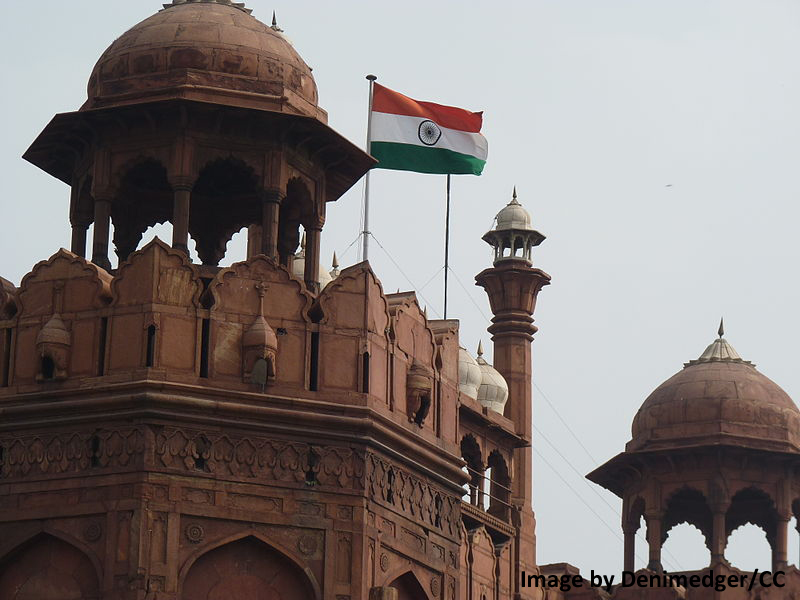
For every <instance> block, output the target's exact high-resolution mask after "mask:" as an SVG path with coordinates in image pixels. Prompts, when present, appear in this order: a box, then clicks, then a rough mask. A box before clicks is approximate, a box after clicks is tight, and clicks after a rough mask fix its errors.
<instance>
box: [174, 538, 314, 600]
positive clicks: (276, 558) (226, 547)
mask: <svg viewBox="0 0 800 600" xmlns="http://www.w3.org/2000/svg"><path fill="white" fill-rule="evenodd" d="M320 597H321V595H320V593H319V588H318V586H317V585H315V583H314V582H313V581H312V580H311V579H310V578H309V576H308V571H307V570H304V569H303V568H301V567H300V566H299V565H298V564H297V563H296V562H295V561H294V560H292V559H291V558H289V557H288V556H286V555H285V554H283V553H282V552H280V551H278V550H277V549H276V548H274V547H273V546H270V545H269V544H267V543H266V542H264V541H263V540H261V539H259V538H257V537H255V536H246V537H243V538H239V539H237V540H233V541H230V542H227V543H224V544H222V545H220V546H217V547H215V548H213V549H212V550H209V551H208V552H206V553H205V554H201V555H200V556H199V557H197V558H196V560H194V561H193V562H191V564H189V565H187V567H186V568H185V574H184V576H183V577H182V584H181V595H180V598H181V600H243V599H247V600H274V599H275V598H280V599H281V600H319V598H320Z"/></svg>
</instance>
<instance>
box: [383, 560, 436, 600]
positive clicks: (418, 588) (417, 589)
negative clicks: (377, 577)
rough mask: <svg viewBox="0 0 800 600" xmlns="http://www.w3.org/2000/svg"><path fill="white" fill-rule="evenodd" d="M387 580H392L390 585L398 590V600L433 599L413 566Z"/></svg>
mask: <svg viewBox="0 0 800 600" xmlns="http://www.w3.org/2000/svg"><path fill="white" fill-rule="evenodd" d="M387 580H389V581H391V583H389V584H388V586H389V587H393V588H395V589H396V590H397V600H431V595H430V593H428V590H427V589H426V588H425V586H424V585H422V583H421V582H420V575H419V574H418V573H416V572H415V569H414V568H413V567H412V568H410V569H409V568H406V569H405V571H404V572H401V573H400V574H399V575H397V576H395V577H394V578H393V579H387Z"/></svg>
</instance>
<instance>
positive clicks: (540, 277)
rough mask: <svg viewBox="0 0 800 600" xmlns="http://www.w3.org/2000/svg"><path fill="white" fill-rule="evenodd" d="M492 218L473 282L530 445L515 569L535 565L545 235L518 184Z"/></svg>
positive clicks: (519, 459) (518, 471) (518, 503)
mask: <svg viewBox="0 0 800 600" xmlns="http://www.w3.org/2000/svg"><path fill="white" fill-rule="evenodd" d="M496 221H497V225H496V227H495V228H494V229H492V230H491V231H489V232H487V233H486V234H485V235H484V236H483V240H484V241H485V242H486V243H488V244H489V245H490V246H492V248H493V249H494V266H492V267H491V268H489V269H485V270H484V271H482V272H481V273H479V274H478V275H477V276H476V277H475V281H476V282H477V284H478V285H479V286H481V287H483V288H484V289H485V290H486V293H487V294H488V296H489V304H490V305H491V309H492V313H493V314H494V317H493V318H492V324H491V326H490V327H489V330H488V331H489V333H491V334H492V341H493V342H494V356H493V360H494V369H496V370H497V372H498V373H499V374H500V375H501V376H502V378H503V379H504V380H505V382H506V383H507V384H508V400H507V402H506V403H505V406H504V409H503V414H504V416H505V417H507V418H508V419H510V420H511V421H512V422H513V423H514V426H515V427H516V433H517V435H519V436H520V437H521V438H522V439H523V440H524V441H525V442H526V443H527V444H528V445H527V446H526V447H521V448H517V449H516V450H515V452H514V461H513V465H514V467H513V474H512V477H511V480H512V485H511V505H512V507H513V509H512V510H514V511H515V512H517V514H518V515H519V523H520V529H519V530H518V531H519V533H518V536H519V539H518V540H517V543H516V544H515V548H516V551H517V552H518V556H517V557H516V558H517V560H516V561H515V563H516V564H517V568H518V569H519V570H521V571H528V572H531V571H532V570H533V568H535V567H534V565H535V564H536V539H535V535H534V528H535V519H534V516H533V508H532V495H533V491H532V480H531V479H532V456H531V448H530V442H531V437H532V425H533V423H532V402H531V376H532V365H531V344H532V342H533V334H534V333H536V330H537V328H536V327H535V326H534V325H533V311H534V308H535V307H536V297H537V296H538V294H539V290H541V289H542V288H543V287H544V286H546V285H548V284H549V283H550V276H549V275H548V274H547V273H545V272H544V271H542V270H540V269H536V268H533V266H532V264H533V260H532V249H533V247H534V246H538V245H539V244H541V243H542V241H543V240H544V236H543V235H542V234H541V233H539V232H538V231H536V230H535V229H534V228H533V226H532V225H531V216H530V214H529V213H528V211H526V210H525V209H524V208H523V207H522V205H521V204H520V203H519V201H518V200H517V192H516V188H515V189H514V193H513V195H512V198H511V202H509V204H508V205H507V206H506V207H505V208H503V209H502V210H501V211H500V212H499V213H498V214H497V217H496ZM479 362H480V361H479ZM517 580H519V577H517Z"/></svg>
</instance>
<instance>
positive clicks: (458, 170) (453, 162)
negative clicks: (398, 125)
mask: <svg viewBox="0 0 800 600" xmlns="http://www.w3.org/2000/svg"><path fill="white" fill-rule="evenodd" d="M370 151H371V152H370V153H371V154H372V156H374V157H375V158H377V159H378V164H377V165H375V167H374V168H376V169H394V170H396V171H416V172H417V173H437V174H448V173H450V174H452V175H480V174H481V173H482V172H483V166H484V165H485V164H486V161H485V160H481V159H479V158H475V157H474V156H470V155H469V154H461V153H459V152H453V151H452V150H446V149H445V148H428V147H427V146H414V145H412V144H395V143H393V142H372V143H371V144H370Z"/></svg>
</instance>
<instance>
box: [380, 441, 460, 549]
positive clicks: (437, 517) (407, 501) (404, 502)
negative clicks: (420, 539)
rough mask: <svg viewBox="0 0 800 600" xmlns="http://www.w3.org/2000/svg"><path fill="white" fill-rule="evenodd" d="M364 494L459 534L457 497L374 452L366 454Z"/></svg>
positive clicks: (411, 515) (410, 516) (414, 518)
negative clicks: (365, 488)
mask: <svg viewBox="0 0 800 600" xmlns="http://www.w3.org/2000/svg"><path fill="white" fill-rule="evenodd" d="M367 494H368V495H369V497H370V498H371V499H372V500H376V501H379V502H382V503H384V504H389V505H391V506H393V507H394V509H395V510H397V511H398V512H400V513H402V514H405V515H406V516H408V517H409V518H410V519H412V520H418V519H419V520H421V521H422V522H423V523H425V524H427V525H431V526H432V527H434V528H436V529H439V530H440V531H442V532H443V533H445V534H448V535H452V536H457V535H458V523H459V519H460V516H459V507H460V505H459V500H458V498H456V497H455V496H453V495H451V494H449V493H447V492H444V491H443V490H441V489H438V488H436V487H435V486H433V485H432V484H431V483H429V482H427V481H425V480H423V479H420V478H419V477H417V476H416V475H413V474H411V473H409V472H408V471H406V470H405V469H403V468H401V467H400V466H399V465H397V464H393V463H390V462H389V461H387V460H385V459H384V458H382V457H380V456H377V455H375V454H368V455H367Z"/></svg>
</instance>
